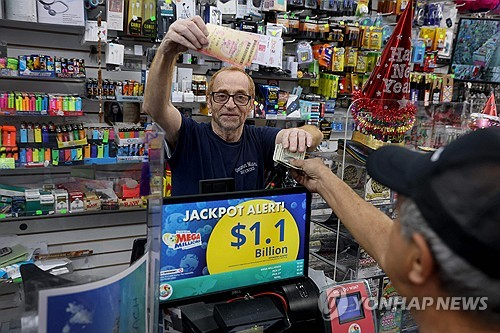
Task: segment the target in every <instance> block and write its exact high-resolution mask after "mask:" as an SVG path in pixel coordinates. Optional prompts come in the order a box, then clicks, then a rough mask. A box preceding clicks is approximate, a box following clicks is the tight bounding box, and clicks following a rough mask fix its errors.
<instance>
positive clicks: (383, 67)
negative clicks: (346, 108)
mask: <svg viewBox="0 0 500 333" xmlns="http://www.w3.org/2000/svg"><path fill="white" fill-rule="evenodd" d="M412 15H413V8H412V6H411V5H410V6H407V8H406V10H405V11H404V12H403V14H402V16H401V17H400V19H399V21H398V24H397V26H396V28H395V29H394V33H393V34H392V36H391V38H390V40H389V42H388V45H387V47H386V48H385V49H384V51H383V52H382V55H381V57H380V58H379V60H378V61H377V64H376V67H375V69H374V71H373V72H372V74H371V75H370V78H369V79H368V82H367V84H365V85H364V88H363V90H361V91H354V92H353V100H357V99H360V100H359V101H358V102H355V103H353V105H352V107H351V112H352V114H353V117H354V119H355V121H356V124H357V126H358V128H359V130H360V131H361V133H362V134H365V135H372V136H374V137H375V138H376V139H379V140H385V141H387V140H390V141H393V142H400V141H401V140H402V139H403V135H404V133H405V132H406V131H407V130H409V129H410V128H411V127H412V126H413V123H414V120H415V112H416V107H415V105H413V104H412V103H408V99H409V97H410V96H409V94H410V72H411V68H410V58H411V28H412Z"/></svg>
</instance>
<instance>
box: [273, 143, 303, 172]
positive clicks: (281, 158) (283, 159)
mask: <svg viewBox="0 0 500 333" xmlns="http://www.w3.org/2000/svg"><path fill="white" fill-rule="evenodd" d="M305 157H306V153H305V152H302V153H299V152H295V153H292V152H291V151H289V150H288V149H284V148H283V146H282V145H281V143H278V144H277V145H276V146H275V148H274V155H273V160H274V161H275V162H278V163H280V164H283V165H284V166H286V167H287V168H293V169H299V170H300V168H298V167H296V166H295V165H292V164H290V163H289V162H288V161H289V160H290V159H291V158H293V159H296V160H303V159H304V158H305Z"/></svg>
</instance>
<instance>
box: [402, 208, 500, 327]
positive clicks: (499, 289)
mask: <svg viewBox="0 0 500 333" xmlns="http://www.w3.org/2000/svg"><path fill="white" fill-rule="evenodd" d="M399 220H400V223H401V229H402V233H403V235H404V236H405V237H407V238H408V239H411V236H412V235H413V234H414V233H420V234H422V236H424V238H425V240H426V241H427V244H428V245H429V247H430V249H431V252H432V254H433V257H434V260H435V263H436V266H437V269H438V274H439V277H440V280H441V283H442V287H443V289H444V290H445V291H446V292H447V293H448V294H449V295H450V296H456V297H488V300H487V306H488V307H487V309H486V310H485V311H482V312H484V315H487V316H488V320H491V321H495V322H497V323H500V280H495V279H492V278H490V277H488V276H487V275H485V274H484V273H483V272H481V271H479V270H478V269H476V268H475V267H474V266H472V265H470V264H469V263H468V262H466V261H465V260H463V259H462V258H461V257H459V256H458V255H457V254H455V253H454V252H453V251H452V250H451V249H450V248H449V247H448V246H447V245H446V244H444V243H443V241H442V240H441V239H440V238H439V237H438V235H437V234H436V233H435V232H434V230H432V229H431V228H430V227H429V224H428V223H427V222H426V221H425V219H424V218H423V216H422V214H421V213H420V210H419V209H418V207H417V205H416V204H415V202H414V201H413V200H411V199H409V198H404V199H403V200H402V203H401V206H400V208H399ZM450 232H453V230H450ZM499 241H500V239H499ZM484 255H488V254H486V253H485V254H484ZM491 264H492V265H497V264H498V262H497V261H496V259H493V260H492V262H491Z"/></svg>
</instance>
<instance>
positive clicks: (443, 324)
mask: <svg viewBox="0 0 500 333" xmlns="http://www.w3.org/2000/svg"><path fill="white" fill-rule="evenodd" d="M291 163H293V164H294V165H296V166H297V167H300V168H302V171H299V172H294V176H295V178H296V180H297V181H298V182H299V183H301V184H303V185H304V186H306V187H307V188H308V189H309V190H310V191H312V192H318V193H319V194H320V195H321V196H322V197H323V198H324V199H325V200H326V201H327V202H328V204H329V205H330V206H331V207H332V209H333V210H334V212H335V214H336V215H337V216H338V217H339V219H340V220H341V221H342V222H343V224H344V225H345V226H346V227H347V228H348V229H349V231H350V232H351V233H352V235H353V236H354V237H355V238H356V239H357V240H358V242H359V244H360V245H361V246H362V247H363V248H364V249H365V250H366V251H367V252H368V253H370V254H371V255H372V256H373V257H374V258H375V259H376V260H377V262H378V263H379V265H380V267H381V268H382V269H383V270H384V271H385V272H386V273H387V275H388V276H389V277H390V278H391V280H392V282H393V284H394V286H395V287H396V289H397V291H398V292H399V294H400V295H401V296H404V297H405V299H406V300H407V301H410V299H411V298H414V297H417V298H419V300H420V302H422V298H423V297H432V298H433V300H435V302H434V306H427V307H426V308H425V309H421V310H416V311H413V312H412V314H413V315H414V317H415V319H416V321H417V323H418V325H419V332H421V333H427V332H440V333H441V332H453V333H457V332H500V265H499V262H498V258H499V257H500V129H498V128H489V129H484V130H478V131H476V132H472V133H470V134H467V135H464V136H463V137H461V138H459V139H457V140H456V141H454V142H452V143H450V144H449V145H448V146H446V147H443V148H440V149H438V150H437V151H435V152H433V153H427V154H423V153H418V152H414V151H411V150H409V149H406V148H403V147H399V146H386V147H382V148H380V149H378V150H376V151H374V152H373V153H371V154H370V156H369V157H368V163H367V169H368V173H369V174H370V175H371V176H372V177H373V178H374V179H375V180H376V181H378V182H380V183H382V184H384V185H386V186H388V187H390V188H392V189H394V190H395V191H396V192H397V193H398V200H397V205H396V207H397V209H398V214H399V217H398V219H397V220H396V222H393V221H392V220H391V219H390V218H389V217H387V216H386V215H385V214H384V213H382V212H380V211H379V210H378V209H377V208H375V207H374V206H372V205H371V204H369V203H367V202H365V201H364V200H363V199H362V198H360V197H359V196H358V195H357V194H356V193H355V192H354V191H352V190H351V188H350V187H349V186H348V185H347V184H345V183H344V182H343V181H342V180H340V179H339V178H337V177H336V176H335V175H334V174H333V173H332V172H331V171H330V169H328V168H327V167H326V166H323V165H322V162H321V160H319V159H312V160H305V161H299V160H294V161H292V162H291ZM442 297H445V298H446V297H464V298H465V299H469V300H471V298H473V300H476V301H477V299H481V298H482V297H487V299H485V298H483V299H482V302H480V303H479V306H478V307H476V310H475V311H470V309H469V311H466V306H464V301H462V303H460V306H462V307H461V309H460V310H456V311H452V310H442V308H441V309H439V308H438V307H436V300H437V299H438V298H442ZM484 303H486V304H484ZM485 305H486V306H485Z"/></svg>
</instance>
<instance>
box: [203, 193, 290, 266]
mask: <svg viewBox="0 0 500 333" xmlns="http://www.w3.org/2000/svg"><path fill="white" fill-rule="evenodd" d="M299 246H300V237H299V230H298V228H297V223H296V221H295V219H294V217H293V216H292V214H291V213H290V212H289V211H288V209H287V208H286V207H285V205H284V202H275V201H271V200H265V199H255V200H250V201H246V202H244V203H241V204H239V205H237V206H236V207H235V212H234V214H226V215H224V216H223V217H222V218H221V219H220V220H219V222H218V223H217V224H216V225H215V227H214V229H213V231H212V234H211V236H210V239H209V241H208V246H207V266H208V270H209V272H210V274H217V273H224V272H230V271H233V270H235V269H245V268H253V267H259V266H262V265H273V264H278V263H282V262H286V261H290V260H294V259H295V258H296V257H297V254H298V251H299Z"/></svg>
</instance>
